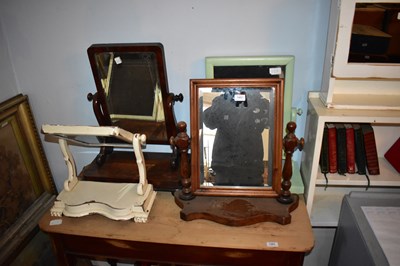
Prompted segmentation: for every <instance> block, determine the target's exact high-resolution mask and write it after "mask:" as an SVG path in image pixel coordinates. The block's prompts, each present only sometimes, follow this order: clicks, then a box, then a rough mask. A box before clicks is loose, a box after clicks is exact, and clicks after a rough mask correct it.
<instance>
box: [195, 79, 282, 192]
mask: <svg viewBox="0 0 400 266" xmlns="http://www.w3.org/2000/svg"><path fill="white" fill-rule="evenodd" d="M202 88H224V89H225V88H260V89H269V90H272V91H273V92H274V93H273V95H274V97H273V100H274V102H273V111H274V116H273V120H274V121H273V132H272V134H273V137H272V138H273V141H270V142H269V144H270V145H269V146H268V147H269V148H271V147H272V149H273V151H272V160H273V161H272V171H271V173H272V181H271V184H269V186H268V187H254V186H201V184H200V183H201V181H200V178H201V171H200V167H201V152H200V150H201V149H202V148H203V147H200V145H201V141H200V137H201V136H200V133H199V132H200V126H199V123H200V118H199V117H200V103H199V99H200V90H201V89H202ZM283 105H284V80H283V79H281V78H257V79H192V80H190V124H191V130H190V132H191V142H190V146H191V192H192V194H193V195H194V196H235V197H239V196H244V197H271V198H272V197H278V196H279V193H280V191H281V181H282V139H283Z"/></svg>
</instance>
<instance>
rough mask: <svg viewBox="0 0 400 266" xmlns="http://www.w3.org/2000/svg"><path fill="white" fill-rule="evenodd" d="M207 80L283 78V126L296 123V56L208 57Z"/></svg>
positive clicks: (206, 65) (206, 61)
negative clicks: (294, 80) (294, 88)
mask: <svg viewBox="0 0 400 266" xmlns="http://www.w3.org/2000/svg"><path fill="white" fill-rule="evenodd" d="M205 67H206V78H281V79H283V80H284V97H283V98H284V99H283V100H284V107H283V125H284V126H285V125H286V124H287V123H288V122H290V121H296V115H297V108H292V94H293V75H294V56H248V57H246V56H223V57H206V59H205Z"/></svg>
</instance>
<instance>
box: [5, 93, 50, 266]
mask: <svg viewBox="0 0 400 266" xmlns="http://www.w3.org/2000/svg"><path fill="white" fill-rule="evenodd" d="M0 191H1V193H0V202H1V204H0V221H1V222H0V246H1V247H2V249H1V251H0V264H4V263H7V261H9V260H10V258H12V257H14V256H15V255H16V254H17V253H18V252H19V250H21V249H22V248H23V243H26V242H27V241H28V240H29V238H30V237H32V232H34V230H35V229H37V222H38V220H39V218H40V217H41V215H42V214H43V212H44V211H46V210H47V209H48V207H49V206H50V204H51V203H53V201H54V196H53V195H54V194H55V193H56V189H55V185H54V182H53V179H52V176H51V173H50V168H49V166H48V162H47V159H46V157H45V154H44V151H43V147H42V144H41V141H40V138H39V135H38V131H37V129H36V126H35V122H34V118H33V115H32V112H31V109H30V106H29V102H28V97H27V96H26V95H22V94H19V95H17V96H15V97H13V98H11V99H9V100H6V101H5V102H3V103H1V104H0Z"/></svg>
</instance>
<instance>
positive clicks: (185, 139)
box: [170, 122, 194, 200]
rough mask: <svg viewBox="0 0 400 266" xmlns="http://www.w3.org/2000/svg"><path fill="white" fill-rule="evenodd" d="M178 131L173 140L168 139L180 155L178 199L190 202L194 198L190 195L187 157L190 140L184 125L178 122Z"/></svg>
mask: <svg viewBox="0 0 400 266" xmlns="http://www.w3.org/2000/svg"><path fill="white" fill-rule="evenodd" d="M178 130H179V133H178V135H177V136H176V137H175V138H174V137H171V139H170V143H171V145H172V146H176V147H177V148H178V151H179V154H180V155H181V159H180V161H181V163H180V174H181V184H182V189H181V190H180V192H179V195H178V197H179V198H180V199H182V200H191V199H193V198H194V195H193V193H192V188H191V180H190V167H189V165H190V162H189V157H188V151H189V145H190V139H189V136H188V134H187V133H186V123H185V122H179V123H178Z"/></svg>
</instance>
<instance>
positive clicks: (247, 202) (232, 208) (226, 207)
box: [170, 122, 304, 226]
mask: <svg viewBox="0 0 400 266" xmlns="http://www.w3.org/2000/svg"><path fill="white" fill-rule="evenodd" d="M295 129H296V124H295V123H294V122H289V123H288V125H287V135H286V136H285V137H284V139H283V147H284V151H285V156H286V160H285V164H284V167H283V181H282V189H281V193H280V194H279V196H278V197H276V198H266V197H238V196H233V197H230V196H203V195H200V196H196V195H194V194H193V192H192V188H191V178H190V175H191V174H190V167H189V161H190V160H189V159H188V158H189V157H188V149H189V146H190V138H189V136H188V135H187V133H186V123H184V122H179V123H178V130H179V133H178V135H177V136H176V137H175V138H173V137H171V139H170V142H171V145H175V146H176V147H177V149H178V151H179V153H180V155H181V163H180V167H181V168H180V174H181V182H182V189H180V190H176V191H175V193H174V196H175V202H176V204H177V205H178V206H179V207H180V208H182V210H181V212H180V216H181V218H182V219H183V220H185V221H191V220H196V219H206V220H210V221H214V222H217V223H220V224H224V225H229V226H244V225H250V224H255V223H259V222H276V223H279V224H283V225H284V224H289V223H290V222H291V215H290V212H292V211H293V210H295V209H296V208H297V206H298V204H299V196H298V195H297V194H292V193H291V192H290V186H291V182H290V179H291V175H292V160H291V158H292V155H293V152H294V151H295V150H296V149H299V150H301V149H302V148H303V145H304V139H303V138H301V139H300V140H299V139H297V137H296V135H295V134H294V131H295ZM192 163H195V162H192Z"/></svg>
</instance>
